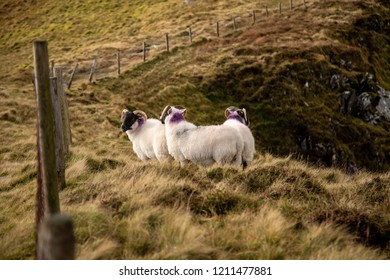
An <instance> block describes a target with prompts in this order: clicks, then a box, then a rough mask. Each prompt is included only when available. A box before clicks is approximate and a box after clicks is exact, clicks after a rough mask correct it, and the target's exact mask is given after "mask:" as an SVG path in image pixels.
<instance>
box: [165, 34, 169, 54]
mask: <svg viewBox="0 0 390 280" xmlns="http://www.w3.org/2000/svg"><path fill="white" fill-rule="evenodd" d="M165 45H166V50H167V52H169V34H168V33H165Z"/></svg>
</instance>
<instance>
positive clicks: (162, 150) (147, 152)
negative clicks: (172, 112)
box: [121, 109, 169, 161]
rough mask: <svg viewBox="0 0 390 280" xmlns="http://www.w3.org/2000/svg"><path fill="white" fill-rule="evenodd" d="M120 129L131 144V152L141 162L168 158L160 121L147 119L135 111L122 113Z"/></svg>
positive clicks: (140, 112)
mask: <svg viewBox="0 0 390 280" xmlns="http://www.w3.org/2000/svg"><path fill="white" fill-rule="evenodd" d="M121 120H122V125H121V129H122V131H123V132H126V134H127V136H128V137H129V140H130V141H131V142H132V143H133V150H134V152H135V153H136V154H137V156H138V157H139V158H140V159H141V160H149V159H158V160H159V161H164V160H166V159H168V158H169V153H168V147H167V141H166V139H165V128H164V125H163V124H162V123H161V121H159V120H157V119H148V117H147V115H146V114H145V112H143V111H140V110H136V111H134V112H130V111H129V110H127V109H124V110H123V111H122V117H121Z"/></svg>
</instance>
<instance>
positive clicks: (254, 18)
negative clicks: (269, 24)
mask: <svg viewBox="0 0 390 280" xmlns="http://www.w3.org/2000/svg"><path fill="white" fill-rule="evenodd" d="M252 21H253V24H255V23H256V11H255V10H253V11H252Z"/></svg>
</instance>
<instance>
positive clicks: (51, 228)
mask: <svg viewBox="0 0 390 280" xmlns="http://www.w3.org/2000/svg"><path fill="white" fill-rule="evenodd" d="M73 232H74V231H73V222H72V219H71V218H70V217H69V216H68V215H63V214H59V213H58V214H55V215H51V216H49V217H47V218H45V219H44V220H43V222H42V224H41V226H40V228H39V234H38V256H37V257H38V259H41V260H72V259H74V258H75V237H74V233H73Z"/></svg>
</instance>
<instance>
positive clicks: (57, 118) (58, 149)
mask: <svg viewBox="0 0 390 280" xmlns="http://www.w3.org/2000/svg"><path fill="white" fill-rule="evenodd" d="M59 70H60V69H55V74H56V76H57V77H54V78H50V84H51V85H50V92H51V101H52V105H53V114H54V134H55V142H54V146H55V158H56V163H57V165H56V168H57V173H56V175H57V183H58V186H57V188H58V190H62V189H64V188H65V185H66V183H65V154H64V149H65V145H64V144H65V143H64V134H65V133H64V126H63V119H62V114H61V111H62V110H61V99H62V98H61V96H60V95H61V90H60V89H59V87H61V85H60V82H61V79H60V77H61V76H62V73H59V72H60V71H59ZM61 72H62V71H61Z"/></svg>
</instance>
